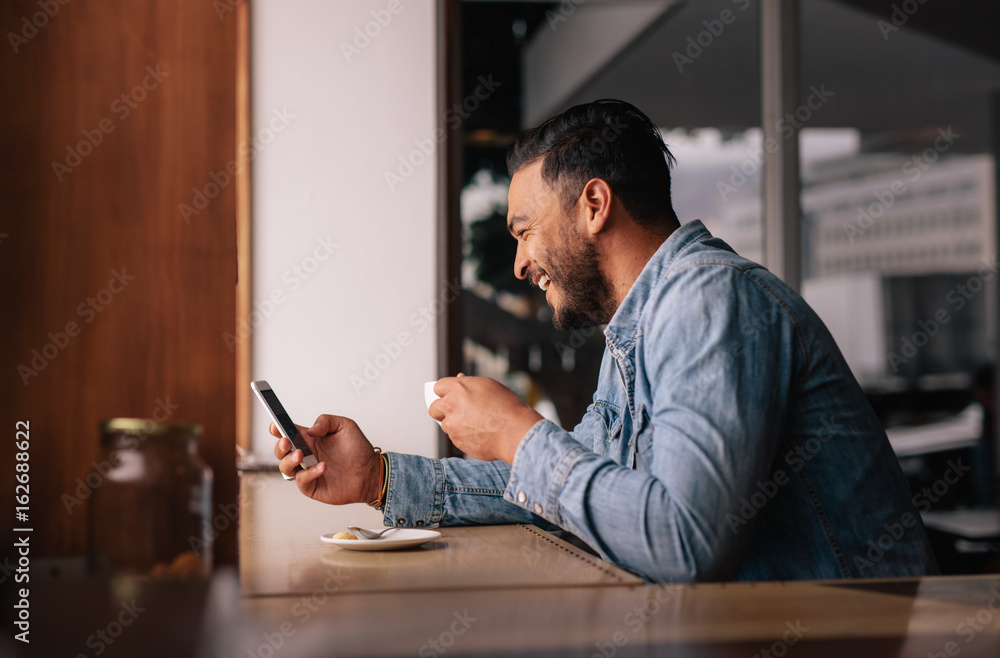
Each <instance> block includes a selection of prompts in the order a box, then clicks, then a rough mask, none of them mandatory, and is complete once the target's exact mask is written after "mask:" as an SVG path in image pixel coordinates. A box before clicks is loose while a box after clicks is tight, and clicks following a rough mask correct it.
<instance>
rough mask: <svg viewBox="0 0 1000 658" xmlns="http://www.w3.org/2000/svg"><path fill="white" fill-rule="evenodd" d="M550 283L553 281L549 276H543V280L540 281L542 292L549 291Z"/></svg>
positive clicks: (539, 285)
mask: <svg viewBox="0 0 1000 658" xmlns="http://www.w3.org/2000/svg"><path fill="white" fill-rule="evenodd" d="M549 283H551V280H550V279H549V275H548V274H543V275H542V276H541V278H540V279H538V287H539V288H541V289H542V290H548V289H549Z"/></svg>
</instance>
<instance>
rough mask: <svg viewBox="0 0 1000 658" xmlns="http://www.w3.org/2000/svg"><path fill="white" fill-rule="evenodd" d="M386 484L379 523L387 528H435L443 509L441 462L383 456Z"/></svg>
mask: <svg viewBox="0 0 1000 658" xmlns="http://www.w3.org/2000/svg"><path fill="white" fill-rule="evenodd" d="M385 454H386V457H387V458H388V460H389V475H388V477H389V485H388V487H387V488H386V494H385V501H384V503H383V505H382V523H383V524H385V525H387V526H390V527H407V528H436V527H437V526H438V525H440V523H441V515H442V512H443V510H444V493H445V492H444V489H445V486H444V485H445V483H444V472H443V470H442V466H441V460H440V459H431V458H429V457H421V456H419V455H403V454H399V453H394V452H387V453H385Z"/></svg>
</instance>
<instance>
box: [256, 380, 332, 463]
mask: <svg viewBox="0 0 1000 658" xmlns="http://www.w3.org/2000/svg"><path fill="white" fill-rule="evenodd" d="M250 388H252V389H253V392H254V393H256V394H257V399H258V400H260V403H261V404H262V405H264V408H265V409H267V413H268V415H270V416H271V420H273V421H274V424H275V425H277V426H278V431H279V432H281V436H283V437H285V438H286V439H288V440H289V441H291V442H292V446H294V448H297V449H299V450H301V451H302V462H301V463H300V464H299V468H303V469H305V468H309V467H310V466H315V465H316V464H317V463H319V462H318V460H317V459H316V455H314V454H313V451H312V450H310V449H309V446H308V445H306V442H305V439H303V438H302V437H301V436H299V430H298V428H297V427H295V423H293V422H292V419H291V418H289V417H288V412H286V411H285V408H284V407H283V406H281V402H279V401H278V396H277V395H275V394H274V391H273V390H272V389H271V385H270V384H268V383H267V382H266V381H264V380H263V379H260V380H257V381H255V382H250ZM294 448H293V449H294Z"/></svg>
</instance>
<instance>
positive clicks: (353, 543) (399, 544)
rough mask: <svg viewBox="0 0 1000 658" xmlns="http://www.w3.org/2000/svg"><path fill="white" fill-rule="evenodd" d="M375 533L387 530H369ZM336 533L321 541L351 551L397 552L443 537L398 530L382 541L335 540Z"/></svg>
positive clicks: (409, 530)
mask: <svg viewBox="0 0 1000 658" xmlns="http://www.w3.org/2000/svg"><path fill="white" fill-rule="evenodd" d="M367 530H371V531H373V532H379V531H380V530H385V528H367ZM335 534H336V533H333V532H331V533H329V534H326V535H323V536H321V537H320V541H323V542H326V543H327V544H333V545H334V546H339V547H340V548H346V549H347V550H350V551H395V550H397V549H400V548H413V547H414V546H420V545H421V544H426V543H427V542H429V541H434V540H435V539H438V538H439V537H440V536H441V533H440V532H438V531H437V530H418V529H416V528H396V529H395V530H393V531H392V532H387V533H385V534H384V535H382V537H381V538H380V539H361V538H360V537H359V538H358V539H334V538H333V536H334V535H335Z"/></svg>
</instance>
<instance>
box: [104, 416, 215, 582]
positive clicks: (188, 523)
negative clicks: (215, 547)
mask: <svg viewBox="0 0 1000 658" xmlns="http://www.w3.org/2000/svg"><path fill="white" fill-rule="evenodd" d="M100 429H101V456H100V460H99V461H97V462H95V463H94V466H93V469H94V473H96V474H97V475H99V476H100V477H92V476H91V474H88V477H87V481H88V482H94V483H95V485H96V486H94V487H93V489H92V494H91V499H90V517H89V532H88V537H89V538H88V543H89V554H90V563H91V568H92V569H93V570H95V571H98V572H108V571H110V573H112V574H114V575H124V574H128V575H143V576H150V577H152V578H154V579H187V578H191V577H201V576H208V575H209V572H210V571H211V568H212V538H213V533H212V526H211V510H212V469H211V468H209V467H208V465H206V464H205V462H203V461H202V460H201V457H199V456H198V436H199V435H200V434H201V427H200V426H198V425H179V424H167V423H157V422H155V421H152V420H147V419H142V418H113V419H111V420H107V421H104V422H103V423H101V425H100Z"/></svg>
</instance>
